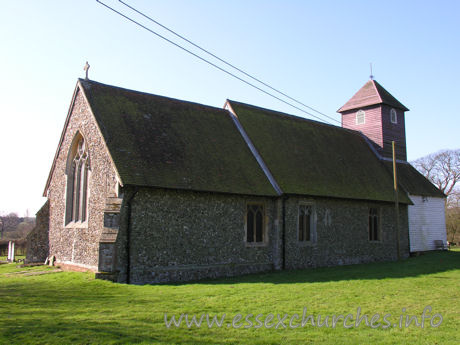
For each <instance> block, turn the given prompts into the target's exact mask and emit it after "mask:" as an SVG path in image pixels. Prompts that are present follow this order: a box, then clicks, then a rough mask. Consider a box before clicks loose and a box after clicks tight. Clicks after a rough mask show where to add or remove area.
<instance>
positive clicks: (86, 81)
mask: <svg viewBox="0 0 460 345" xmlns="http://www.w3.org/2000/svg"><path fill="white" fill-rule="evenodd" d="M78 81H79V82H80V83H81V84H82V85H83V86H85V85H84V84H83V83H92V84H97V85H100V86H103V87H110V88H113V89H118V90H122V91H126V92H134V93H137V94H140V95H146V96H154V97H160V98H163V99H168V100H172V101H177V102H183V103H188V104H193V105H197V106H201V107H205V108H211V109H217V110H220V111H222V110H224V109H222V108H221V107H217V106H213V105H208V104H203V103H198V102H193V101H188V100H184V99H180V98H174V97H168V96H163V95H159V94H156V93H151V92H145V91H139V90H134V89H128V88H125V87H121V86H116V85H110V84H105V83H101V82H99V81H95V80H91V79H83V78H78Z"/></svg>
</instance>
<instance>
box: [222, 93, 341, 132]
mask: <svg viewBox="0 0 460 345" xmlns="http://www.w3.org/2000/svg"><path fill="white" fill-rule="evenodd" d="M227 101H228V102H233V103H238V104H241V105H243V106H248V107H252V108H256V109H259V110H262V111H268V112H271V113H274V115H280V116H282V117H288V118H293V119H295V120H300V121H307V122H312V123H315V124H318V125H323V126H329V127H333V128H337V129H347V128H343V127H341V126H337V125H333V124H330V123H326V122H321V121H318V120H313V119H308V118H306V117H302V116H299V115H294V114H289V113H284V112H282V111H279V110H273V109H269V108H264V107H260V106H258V105H254V104H249V103H245V102H240V101H234V100H231V99H227Z"/></svg>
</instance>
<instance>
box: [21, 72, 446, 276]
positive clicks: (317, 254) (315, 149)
mask: <svg viewBox="0 0 460 345" xmlns="http://www.w3.org/2000/svg"><path fill="white" fill-rule="evenodd" d="M407 110H408V109H407V108H406V107H405V106H404V105H402V104H401V103H400V102H399V101H397V100H396V99H395V98H394V97H393V96H392V95H391V94H390V93H388V92H387V91H386V90H385V89H384V88H383V87H382V86H381V85H380V84H378V83H377V82H376V81H374V80H370V81H368V82H367V83H366V84H365V85H364V86H363V88H361V89H360V90H359V91H358V93H356V94H355V96H353V97H352V98H351V99H350V101H348V102H347V103H346V104H345V105H344V106H343V107H342V108H340V109H339V112H340V113H341V114H342V127H338V126H332V125H328V124H324V123H321V122H317V121H312V120H308V119H305V118H301V117H296V116H292V115H288V114H285V113H280V112H276V111H273V110H270V109H264V108H260V107H257V106H254V105H249V104H244V103H240V102H236V101H232V100H227V101H226V103H225V106H224V108H223V109H222V108H215V107H211V106H206V105H202V104H197V103H192V102H186V101H182V100H177V99H172V98H167V97H162V96H157V95H153V94H148V93H143V92H138V91H133V90H128V89H124V88H120V87H115V86H110V85H105V84H102V83H99V82H95V81H92V80H89V79H79V80H78V82H77V85H76V88H75V91H74V95H73V98H72V102H71V105H70V108H69V111H68V115H67V119H66V121H65V125H64V129H63V132H62V135H61V138H60V141H59V145H58V148H57V151H56V155H55V157H54V161H53V164H52V166H51V170H50V174H49V177H48V180H47V182H46V187H45V191H44V195H45V196H46V197H47V199H48V201H47V202H46V203H45V205H44V206H43V207H42V209H41V210H40V211H39V213H38V214H37V227H36V228H35V230H34V231H33V232H32V233H31V234H30V236H29V238H28V240H29V245H28V251H27V260H28V261H44V260H45V259H46V258H48V257H53V259H55V262H56V264H57V265H60V266H62V267H65V268H69V269H77V270H90V271H94V272H95V273H96V276H97V277H99V278H103V279H110V280H113V281H116V282H125V283H133V284H146V283H167V282H178V281H191V280H197V279H203V278H215V277H223V276H234V275H241V274H249V273H256V272H265V271H270V270H282V269H300V268H307V267H319V266H333V265H345V264H356V263H364V262H373V261H388V260H395V259H397V258H398V256H399V257H402V258H405V257H408V256H409V253H410V251H411V249H412V242H411V241H412V237H413V236H416V235H417V234H418V233H420V229H419V228H420V227H423V226H424V227H425V230H426V232H428V233H430V234H431V233H432V232H433V231H435V232H434V235H433V234H432V235H430V236H431V237H430V238H429V239H428V241H431V242H430V243H429V245H430V246H431V245H432V241H433V240H445V225H444V228H442V226H443V224H441V223H438V222H433V221H432V220H430V219H431V218H430V217H427V219H428V221H425V223H424V224H422V225H420V224H416V223H417V219H415V218H414V217H416V218H417V217H419V216H416V215H419V214H420V212H421V213H424V212H425V213H426V212H427V211H426V210H424V208H423V207H421V208H420V207H418V206H420V205H419V203H422V199H423V200H428V201H429V203H430V205H434V208H435V210H436V211H435V212H434V211H433V209H432V208H429V209H430V210H431V213H432V214H435V213H436V217H437V218H436V219H438V218H439V217H440V215H438V213H437V212H438V211H439V212H441V210H438V208H439V205H440V202H439V201H443V200H444V195H443V194H442V193H441V192H440V191H439V190H438V189H436V188H435V187H434V186H433V185H432V184H431V183H430V182H429V181H428V180H426V179H425V178H424V177H423V176H422V175H420V174H419V173H418V172H417V171H416V170H415V169H414V168H413V167H412V166H411V165H410V164H409V163H407V161H406V140H405V122H404V116H405V111H407ZM392 141H394V142H395V143H396V157H397V162H398V164H397V166H398V169H397V170H398V173H399V174H398V176H399V188H398V200H399V219H398V222H397V221H396V209H395V192H394V188H393V170H392V165H391V164H392V162H391V157H392V155H391V152H392V151H391V142H392ZM414 206H415V207H418V208H417V211H416V212H415V213H414V212H412V211H411V210H412V209H411V208H414ZM427 209H428V208H427ZM420 210H421V211H420ZM411 212H412V213H413V215H412V216H411V214H412V213H411ZM442 212H443V210H442ZM397 224H399V229H398V227H397ZM433 229H435V230H433ZM436 231H437V232H436ZM413 233H414V235H413ZM398 234H399V236H398ZM433 236H434V237H433ZM442 236H444V237H442ZM425 237H426V236H425ZM424 241H427V240H426V239H424ZM398 248H399V253H398ZM428 249H433V248H431V247H430V248H427V249H416V250H428Z"/></svg>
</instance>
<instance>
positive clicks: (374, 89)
mask: <svg viewBox="0 0 460 345" xmlns="http://www.w3.org/2000/svg"><path fill="white" fill-rule="evenodd" d="M376 104H386V105H389V106H391V107H394V108H398V109H402V110H404V111H408V110H409V109H407V108H406V107H405V106H404V105H403V104H402V103H401V102H399V101H398V100H397V99H396V98H394V97H393V96H392V95H391V94H390V93H389V92H388V91H387V90H385V89H384V88H383V86H382V85H380V84H379V83H378V82H377V81H375V80H372V79H371V80H369V81H368V82H367V83H366V84H364V86H363V87H362V88H361V89H359V90H358V92H356V93H355V95H354V96H353V97H352V98H351V99H350V100H349V101H348V102H347V103H345V105H343V106H342V107H341V108H340V109H339V110H337V112H339V113H342V112H344V111H347V110H352V109H358V108H363V107H367V106H370V105H376Z"/></svg>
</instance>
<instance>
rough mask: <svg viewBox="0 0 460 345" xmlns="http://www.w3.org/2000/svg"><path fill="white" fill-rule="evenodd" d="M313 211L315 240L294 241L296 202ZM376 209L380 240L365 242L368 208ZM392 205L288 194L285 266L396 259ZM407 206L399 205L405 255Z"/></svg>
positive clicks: (297, 210) (296, 213)
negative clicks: (289, 195) (307, 205)
mask: <svg viewBox="0 0 460 345" xmlns="http://www.w3.org/2000/svg"><path fill="white" fill-rule="evenodd" d="M301 204H311V205H313V210H314V214H313V217H314V220H315V222H314V224H315V229H314V230H313V231H316V236H314V237H316V239H315V238H313V240H312V241H310V242H299V240H298V212H299V205H301ZM370 207H373V208H377V209H378V210H379V212H380V240H379V241H369V208H370ZM395 224H396V217H395V209H394V204H390V203H374V202H365V201H353V200H340V199H327V198H316V199H309V198H301V197H291V198H289V199H288V200H287V201H286V268H288V269H296V268H306V267H319V266H334V265H348V264H357V263H365V262H372V261H390V260H395V259H396V258H397V250H396V248H397V243H396V225H395ZM408 241H409V239H408V221H407V206H406V205H401V206H400V252H401V256H402V257H407V256H408V255H409V245H408Z"/></svg>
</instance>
